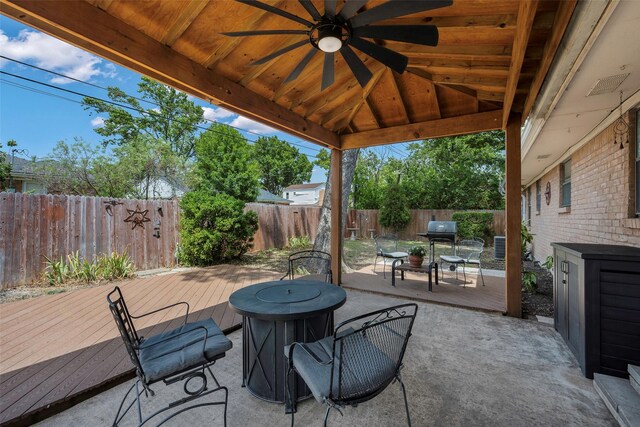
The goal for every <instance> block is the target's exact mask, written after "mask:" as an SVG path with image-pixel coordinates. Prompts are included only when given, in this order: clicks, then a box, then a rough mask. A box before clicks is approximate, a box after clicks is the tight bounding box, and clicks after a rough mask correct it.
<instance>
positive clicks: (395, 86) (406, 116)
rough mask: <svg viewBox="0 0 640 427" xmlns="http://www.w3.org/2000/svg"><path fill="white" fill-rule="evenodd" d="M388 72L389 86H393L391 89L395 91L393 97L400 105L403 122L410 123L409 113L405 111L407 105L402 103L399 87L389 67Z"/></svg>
mask: <svg viewBox="0 0 640 427" xmlns="http://www.w3.org/2000/svg"><path fill="white" fill-rule="evenodd" d="M389 73H390V80H391V86H392V87H393V91H394V92H395V98H396V101H397V103H398V105H399V106H400V111H401V112H402V115H403V119H404V122H405V124H409V123H411V120H410V119H409V113H407V106H406V105H404V101H403V100H402V94H401V93H400V88H399V87H398V82H397V81H396V76H395V73H394V72H393V71H391V69H389Z"/></svg>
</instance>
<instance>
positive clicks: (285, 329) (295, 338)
mask: <svg viewBox="0 0 640 427" xmlns="http://www.w3.org/2000/svg"><path fill="white" fill-rule="evenodd" d="M332 333H333V313H332V312H331V313H325V314H322V315H319V316H315V317H310V318H307V319H300V320H288V321H285V320H276V321H273V320H262V319H256V318H249V317H243V318H242V334H243V340H242V351H243V358H242V359H243V363H242V386H243V387H246V388H247V390H249V392H251V394H252V395H254V396H256V397H258V398H260V399H263V400H266V401H269V402H277V403H288V402H287V394H286V393H287V392H286V381H287V380H289V381H290V390H291V394H292V396H293V398H294V399H293V402H294V407H293V408H289V407H287V408H286V411H287V412H290V411H294V412H295V402H299V401H302V400H304V399H307V398H309V397H311V396H312V394H311V391H310V390H309V388H308V387H307V386H306V384H305V383H304V381H303V380H302V379H301V378H300V377H299V376H298V375H297V374H295V373H293V374H292V377H293V378H289V379H288V378H287V370H288V359H287V357H286V356H285V354H284V347H285V346H286V345H289V344H292V343H294V342H313V341H317V340H319V339H322V338H324V337H326V336H329V335H331V334H332Z"/></svg>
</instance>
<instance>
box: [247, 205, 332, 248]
mask: <svg viewBox="0 0 640 427" xmlns="http://www.w3.org/2000/svg"><path fill="white" fill-rule="evenodd" d="M248 210H250V211H254V212H256V213H257V214H258V231H257V232H256V234H255V235H254V241H253V250H254V251H262V250H265V249H269V248H284V247H285V246H287V244H288V243H289V239H290V238H291V237H300V236H309V237H310V238H311V240H312V241H313V240H314V239H315V237H316V233H317V232H318V225H319V224H320V213H321V210H322V208H319V207H317V206H284V205H271V204H265V203H248V204H247V205H246V207H245V211H248Z"/></svg>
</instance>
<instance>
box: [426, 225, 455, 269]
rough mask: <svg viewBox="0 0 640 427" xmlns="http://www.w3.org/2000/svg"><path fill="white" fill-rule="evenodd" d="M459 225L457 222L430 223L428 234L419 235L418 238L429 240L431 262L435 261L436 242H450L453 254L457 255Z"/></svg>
mask: <svg viewBox="0 0 640 427" xmlns="http://www.w3.org/2000/svg"><path fill="white" fill-rule="evenodd" d="M457 234H458V223H457V222H456V221H429V222H428V223H427V232H426V233H418V236H422V237H426V238H427V239H429V261H433V260H434V244H435V243H436V242H448V243H450V244H451V254H452V255H454V254H455V244H456V236H457Z"/></svg>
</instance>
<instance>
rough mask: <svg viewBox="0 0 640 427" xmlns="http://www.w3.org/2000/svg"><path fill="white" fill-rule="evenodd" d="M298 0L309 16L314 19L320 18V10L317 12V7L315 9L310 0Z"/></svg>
mask: <svg viewBox="0 0 640 427" xmlns="http://www.w3.org/2000/svg"><path fill="white" fill-rule="evenodd" d="M298 1H299V2H300V4H301V5H302V7H304V8H305V9H306V10H307V12H309V15H311V17H312V18H313V19H314V20H316V21H319V20H320V19H322V16H320V12H318V9H316V7H315V5H314V4H313V2H312V1H311V0H298Z"/></svg>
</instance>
